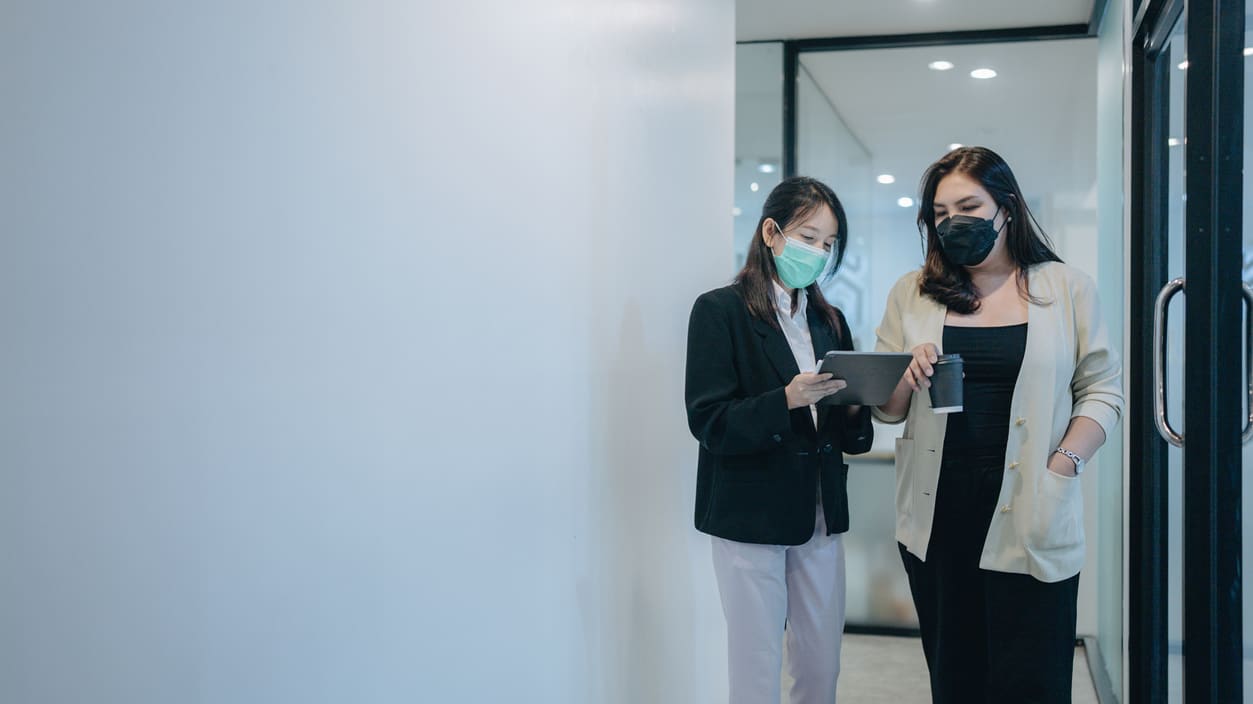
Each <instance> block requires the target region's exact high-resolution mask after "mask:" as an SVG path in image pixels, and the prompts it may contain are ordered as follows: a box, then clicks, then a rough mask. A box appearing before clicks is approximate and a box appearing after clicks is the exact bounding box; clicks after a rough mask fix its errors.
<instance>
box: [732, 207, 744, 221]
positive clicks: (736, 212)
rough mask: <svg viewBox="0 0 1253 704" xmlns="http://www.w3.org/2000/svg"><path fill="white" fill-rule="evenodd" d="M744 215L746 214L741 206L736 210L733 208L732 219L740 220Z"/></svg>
mask: <svg viewBox="0 0 1253 704" xmlns="http://www.w3.org/2000/svg"><path fill="white" fill-rule="evenodd" d="M743 214H744V211H743V210H740V206H738V205H737V206H735V207H734V208H731V217H733V218H738V217H739V216H741V215H743Z"/></svg>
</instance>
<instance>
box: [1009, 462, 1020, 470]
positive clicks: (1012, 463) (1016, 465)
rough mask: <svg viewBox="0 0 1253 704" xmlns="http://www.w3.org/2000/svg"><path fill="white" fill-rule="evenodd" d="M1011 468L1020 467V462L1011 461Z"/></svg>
mask: <svg viewBox="0 0 1253 704" xmlns="http://www.w3.org/2000/svg"><path fill="white" fill-rule="evenodd" d="M1009 468H1010V469H1017V468H1018V463H1017V462H1010V463H1009Z"/></svg>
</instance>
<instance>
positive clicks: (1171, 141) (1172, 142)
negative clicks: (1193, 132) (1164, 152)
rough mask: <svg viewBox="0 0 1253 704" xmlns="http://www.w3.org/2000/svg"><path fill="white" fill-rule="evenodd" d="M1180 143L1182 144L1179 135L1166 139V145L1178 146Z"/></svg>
mask: <svg viewBox="0 0 1253 704" xmlns="http://www.w3.org/2000/svg"><path fill="white" fill-rule="evenodd" d="M1180 144H1182V142H1180V141H1179V138H1178V137H1171V138H1170V139H1168V140H1166V146H1168V147H1177V146H1179V145H1180Z"/></svg>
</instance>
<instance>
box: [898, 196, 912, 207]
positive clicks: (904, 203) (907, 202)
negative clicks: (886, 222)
mask: <svg viewBox="0 0 1253 704" xmlns="http://www.w3.org/2000/svg"><path fill="white" fill-rule="evenodd" d="M896 204H897V205H899V206H901V207H902V208H912V207H914V199H913V198H910V197H909V196H901V197H900V198H897V199H896Z"/></svg>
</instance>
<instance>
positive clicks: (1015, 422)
mask: <svg viewBox="0 0 1253 704" xmlns="http://www.w3.org/2000/svg"><path fill="white" fill-rule="evenodd" d="M1026 424H1027V419H1026V418H1019V419H1018V420H1016V421H1014V425H1018V426H1023V425H1026Z"/></svg>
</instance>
